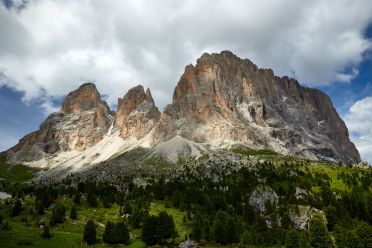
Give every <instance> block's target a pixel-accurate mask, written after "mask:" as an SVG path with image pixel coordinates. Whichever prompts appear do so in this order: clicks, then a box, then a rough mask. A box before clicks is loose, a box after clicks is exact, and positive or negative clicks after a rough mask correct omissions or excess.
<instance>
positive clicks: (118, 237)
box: [103, 221, 129, 245]
mask: <svg viewBox="0 0 372 248" xmlns="http://www.w3.org/2000/svg"><path fill="white" fill-rule="evenodd" d="M103 241H104V242H105V243H108V244H126V245H127V244H129V232H128V228H127V226H126V225H125V223H124V222H119V223H116V224H114V223H112V222H110V221H109V222H108V223H107V225H106V227H105V231H104V233H103Z"/></svg>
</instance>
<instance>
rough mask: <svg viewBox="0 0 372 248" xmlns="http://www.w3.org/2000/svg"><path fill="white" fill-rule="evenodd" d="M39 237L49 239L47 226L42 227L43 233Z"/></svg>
mask: <svg viewBox="0 0 372 248" xmlns="http://www.w3.org/2000/svg"><path fill="white" fill-rule="evenodd" d="M41 236H42V237H43V238H45V239H49V238H50V230H49V226H44V228H43V233H42V234H41Z"/></svg>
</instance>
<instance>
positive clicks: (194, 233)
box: [190, 213, 203, 241]
mask: <svg viewBox="0 0 372 248" xmlns="http://www.w3.org/2000/svg"><path fill="white" fill-rule="evenodd" d="M202 228H203V218H202V216H201V214H199V213H197V214H196V215H195V217H194V219H193V221H192V226H191V234H190V237H191V239H193V240H196V241H200V240H201V239H202V234H203V233H202V232H203V229H202Z"/></svg>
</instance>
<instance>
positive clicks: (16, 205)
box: [12, 199, 23, 216]
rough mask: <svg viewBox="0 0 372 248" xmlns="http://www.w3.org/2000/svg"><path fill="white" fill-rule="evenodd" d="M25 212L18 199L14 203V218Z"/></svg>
mask: <svg viewBox="0 0 372 248" xmlns="http://www.w3.org/2000/svg"><path fill="white" fill-rule="evenodd" d="M22 210H23V207H22V202H21V200H20V199H17V200H16V201H15V202H14V206H13V208H12V216H18V215H19V214H20V213H21V212H22Z"/></svg>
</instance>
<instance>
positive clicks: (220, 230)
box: [213, 219, 227, 245]
mask: <svg viewBox="0 0 372 248" xmlns="http://www.w3.org/2000/svg"><path fill="white" fill-rule="evenodd" d="M213 237H214V240H215V241H216V243H218V244H222V245H224V244H226V243H227V242H226V232H225V223H224V222H223V220H221V219H216V220H215V221H214V222H213Z"/></svg>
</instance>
